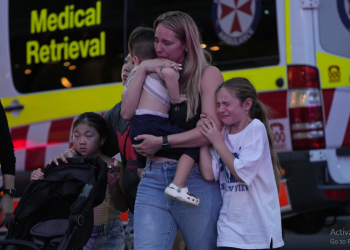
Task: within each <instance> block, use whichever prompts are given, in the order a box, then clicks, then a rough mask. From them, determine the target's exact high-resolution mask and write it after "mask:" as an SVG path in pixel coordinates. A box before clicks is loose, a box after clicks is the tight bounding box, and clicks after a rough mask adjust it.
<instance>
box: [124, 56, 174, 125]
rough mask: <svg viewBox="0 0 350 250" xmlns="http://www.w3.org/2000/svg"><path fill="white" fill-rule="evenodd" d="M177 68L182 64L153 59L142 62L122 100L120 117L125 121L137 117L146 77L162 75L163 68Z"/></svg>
mask: <svg viewBox="0 0 350 250" xmlns="http://www.w3.org/2000/svg"><path fill="white" fill-rule="evenodd" d="M171 67H175V68H176V69H177V70H179V69H181V68H180V64H176V63H174V62H172V61H169V60H164V59H152V60H146V61H143V62H141V64H140V65H139V67H138V68H137V69H136V73H135V76H134V78H133V79H132V80H131V82H130V84H129V86H128V88H127V90H126V92H125V94H124V96H123V100H122V108H121V111H120V115H121V116H122V117H123V118H124V119H125V120H132V118H133V117H134V115H135V110H136V109H137V106H138V104H139V100H140V97H141V92H142V86H143V83H144V81H145V78H146V75H147V74H148V73H151V72H156V73H158V74H160V70H161V69H162V68H171Z"/></svg>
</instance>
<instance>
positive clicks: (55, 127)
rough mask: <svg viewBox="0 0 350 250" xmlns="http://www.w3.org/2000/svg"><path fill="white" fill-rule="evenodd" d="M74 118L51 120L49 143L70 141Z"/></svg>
mask: <svg viewBox="0 0 350 250" xmlns="http://www.w3.org/2000/svg"><path fill="white" fill-rule="evenodd" d="M73 120H74V118H73V117H71V118H66V119H61V120H55V121H52V122H51V127H50V131H49V138H48V143H52V142H68V141H69V135H70V131H71V128H72V123H73Z"/></svg>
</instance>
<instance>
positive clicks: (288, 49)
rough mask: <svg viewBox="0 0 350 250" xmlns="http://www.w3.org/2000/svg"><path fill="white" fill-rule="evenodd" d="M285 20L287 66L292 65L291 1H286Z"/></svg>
mask: <svg viewBox="0 0 350 250" xmlns="http://www.w3.org/2000/svg"><path fill="white" fill-rule="evenodd" d="M284 4H285V18H286V19H285V20H286V59H287V64H291V63H292V45H291V37H290V3H289V0H285V2H284Z"/></svg>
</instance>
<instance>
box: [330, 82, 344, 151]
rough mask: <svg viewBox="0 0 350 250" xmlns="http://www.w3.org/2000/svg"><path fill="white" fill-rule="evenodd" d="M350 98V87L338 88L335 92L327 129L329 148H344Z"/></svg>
mask: <svg viewBox="0 0 350 250" xmlns="http://www.w3.org/2000/svg"><path fill="white" fill-rule="evenodd" d="M349 96H350V87H349V88H337V89H336V90H335V91H334V97H333V102H332V105H331V108H330V112H329V116H328V119H327V125H326V128H325V133H326V146H327V148H338V147H341V146H342V143H343V140H344V135H345V133H346V130H347V127H348V126H347V125H348V122H349V117H350V98H349Z"/></svg>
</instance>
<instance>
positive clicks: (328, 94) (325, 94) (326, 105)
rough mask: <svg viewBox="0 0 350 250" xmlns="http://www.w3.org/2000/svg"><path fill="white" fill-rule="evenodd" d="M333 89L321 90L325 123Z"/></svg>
mask: <svg viewBox="0 0 350 250" xmlns="http://www.w3.org/2000/svg"><path fill="white" fill-rule="evenodd" d="M334 91H335V89H324V90H322V96H323V105H324V114H325V121H326V123H327V121H328V116H329V112H330V110H331V106H332V102H333V97H334Z"/></svg>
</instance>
